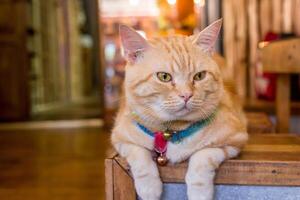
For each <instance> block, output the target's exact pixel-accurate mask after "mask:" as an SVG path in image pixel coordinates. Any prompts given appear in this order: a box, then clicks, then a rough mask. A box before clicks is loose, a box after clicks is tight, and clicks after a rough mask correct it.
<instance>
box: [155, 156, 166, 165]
mask: <svg viewBox="0 0 300 200" xmlns="http://www.w3.org/2000/svg"><path fill="white" fill-rule="evenodd" d="M156 161H157V164H158V165H160V166H165V165H166V164H167V163H168V159H167V157H166V156H158V157H157V159H156Z"/></svg>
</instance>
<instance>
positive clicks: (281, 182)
mask: <svg viewBox="0 0 300 200" xmlns="http://www.w3.org/2000/svg"><path fill="white" fill-rule="evenodd" d="M299 154H300V138H299V136H296V135H286V134H268V135H263V134H256V135H250V140H249V142H248V144H247V145H246V147H245V148H244V149H243V151H242V152H241V154H240V156H239V157H237V158H235V159H231V160H228V161H226V162H224V163H223V164H222V165H221V166H220V168H219V169H218V171H217V175H216V178H215V184H241V185H270V186H300V157H299ZM115 160H116V161H117V162H118V163H119V164H120V165H121V166H122V168H123V169H124V171H125V172H124V173H127V172H129V170H130V168H129V166H128V164H127V162H126V161H125V160H124V159H123V158H121V157H118V156H117V157H115ZM187 167H188V163H187V162H184V163H180V164H176V165H167V166H164V167H159V171H160V176H161V178H162V180H163V182H164V183H184V179H185V174H186V171H187ZM123 187H125V186H124V185H123ZM128 199H129V198H128Z"/></svg>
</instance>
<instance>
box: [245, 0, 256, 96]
mask: <svg viewBox="0 0 300 200" xmlns="http://www.w3.org/2000/svg"><path fill="white" fill-rule="evenodd" d="M257 10H258V7H257V1H256V0H249V1H248V10H247V11H248V12H247V14H248V24H249V27H248V35H249V57H248V63H249V69H248V70H249V71H248V73H249V79H250V81H249V83H250V84H249V85H250V86H249V94H250V98H251V99H254V98H256V93H255V87H254V86H255V85H254V83H255V65H256V62H257V44H258V41H259V33H258V17H257V13H258V11H257Z"/></svg>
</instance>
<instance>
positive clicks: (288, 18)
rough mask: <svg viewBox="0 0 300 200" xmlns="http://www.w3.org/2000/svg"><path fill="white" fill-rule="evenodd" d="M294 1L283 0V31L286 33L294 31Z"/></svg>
mask: <svg viewBox="0 0 300 200" xmlns="http://www.w3.org/2000/svg"><path fill="white" fill-rule="evenodd" d="M293 1H294V0H283V8H282V10H283V12H282V31H283V32H284V33H291V32H292V17H293V9H292V5H293ZM298 12H299V11H298Z"/></svg>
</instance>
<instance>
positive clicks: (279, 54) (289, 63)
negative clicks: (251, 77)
mask: <svg viewBox="0 0 300 200" xmlns="http://www.w3.org/2000/svg"><path fill="white" fill-rule="evenodd" d="M260 54H261V61H262V65H263V71H265V72H270V73H300V56H299V55H300V39H288V40H283V41H279V42H271V43H269V44H268V45H267V46H265V47H263V48H261V49H260Z"/></svg>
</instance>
